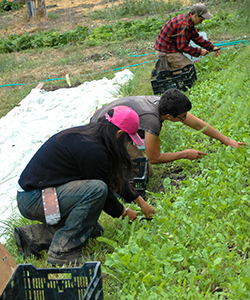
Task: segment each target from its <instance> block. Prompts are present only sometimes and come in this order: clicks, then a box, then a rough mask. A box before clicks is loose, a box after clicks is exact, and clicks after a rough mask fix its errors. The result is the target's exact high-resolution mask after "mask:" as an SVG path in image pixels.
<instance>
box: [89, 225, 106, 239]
mask: <svg viewBox="0 0 250 300" xmlns="http://www.w3.org/2000/svg"><path fill="white" fill-rule="evenodd" d="M103 232H104V229H103V227H102V225H101V224H100V223H96V225H95V227H94V229H93V231H92V233H91V235H90V236H89V237H90V238H91V239H95V238H97V237H98V236H101V235H102V234H103Z"/></svg>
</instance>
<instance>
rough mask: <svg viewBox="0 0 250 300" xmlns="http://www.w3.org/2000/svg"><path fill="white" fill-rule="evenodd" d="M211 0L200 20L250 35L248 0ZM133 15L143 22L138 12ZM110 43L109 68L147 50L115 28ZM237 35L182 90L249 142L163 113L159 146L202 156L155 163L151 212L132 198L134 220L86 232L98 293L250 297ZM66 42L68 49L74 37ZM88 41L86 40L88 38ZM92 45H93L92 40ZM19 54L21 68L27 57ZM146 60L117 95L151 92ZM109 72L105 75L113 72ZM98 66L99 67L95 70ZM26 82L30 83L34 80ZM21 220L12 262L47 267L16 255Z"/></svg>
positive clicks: (247, 86) (197, 109) (242, 73)
mask: <svg viewBox="0 0 250 300" xmlns="http://www.w3.org/2000/svg"><path fill="white" fill-rule="evenodd" d="M213 4H214V6H212V7H213V10H214V11H213V13H214V14H215V19H216V20H217V21H216V22H215V23H214V21H212V23H211V28H210V27H209V26H210V24H209V22H208V23H207V24H206V26H204V27H201V29H200V30H204V31H206V32H207V33H209V37H210V36H212V37H213V38H211V39H212V40H215V41H221V40H225V38H223V39H221V35H222V34H225V32H226V33H227V34H228V35H229V36H230V37H232V38H236V37H239V38H242V37H243V36H244V35H246V36H247V37H248V38H249V23H248V22H249V21H248V20H249V19H248V18H247V15H246V14H244V11H245V12H246V11H247V10H242V8H243V5H249V1H248V2H241V1H239V2H237V3H235V2H230V5H231V7H234V10H232V11H226V10H225V9H224V6H223V5H224V2H215V1H214V2H213ZM211 5H212V4H211ZM236 5H237V7H235V6H236ZM244 7H247V6H244ZM220 8H223V9H224V12H223V11H222V10H221V11H220ZM237 8H238V10H237ZM215 12H217V13H215ZM218 15H220V16H221V17H220V18H218V17H217V16H218ZM229 15H230V16H231V17H230V18H232V19H231V21H230V18H229V19H228V16H229ZM223 16H226V17H225V18H223ZM147 20H148V19H146V20H145V21H144V22H145V24H146V23H147V22H148V21H147ZM140 21H141V22H142V24H143V20H140ZM217 23H218V26H217V25H216V24H217ZM120 24H123V23H120ZM124 24H125V23H124ZM129 24H130V23H129ZM212 24H213V26H212ZM105 26H108V25H105ZM105 26H104V28H106V27H105ZM123 26H124V27H123V28H124V32H126V28H125V25H123ZM202 26H203V25H202ZM101 28H102V27H101ZM147 28H148V27H147ZM95 30H96V31H98V30H97V28H96V29H95ZM99 30H101V29H99ZM138 30H139V29H138ZM93 31H94V30H93ZM96 31H95V32H96ZM141 32H143V30H142V31H141ZM145 32H146V30H145ZM102 34H103V32H102ZM137 37H138V36H137ZM228 38H229V37H228ZM143 39H144V43H147V42H152V43H151V46H152V45H153V41H154V39H155V37H153V36H152V33H150V34H148V36H147V34H146V33H145V35H143ZM109 43H110V42H109ZM109 43H108V41H106V42H105V45H107V48H106V49H105V50H102V54H103V53H104V51H106V53H108V52H109V51H108V50H109V49H112V51H113V52H114V53H115V55H116V56H117V57H119V58H123V60H122V61H120V62H119V65H115V66H113V68H114V67H117V66H119V67H121V66H125V65H129V64H130V63H132V61H131V60H130V59H131V58H129V56H128V55H129V54H139V53H146V52H148V53H150V52H151V51H152V48H150V47H148V48H147V47H145V48H143V47H142V44H139V41H136V43H135V44H133V45H132V44H130V45H129V46H130V48H128V47H125V46H127V45H122V47H121V45H120V43H121V42H120V40H119V39H118V38H117V39H116V40H115V45H114V44H112V43H110V44H109ZM124 44H125V43H124ZM242 45H243V44H239V45H236V46H233V47H229V46H228V47H225V49H223V50H221V55H220V56H219V57H218V58H215V57H214V54H209V55H208V56H206V57H204V58H202V60H201V61H200V63H198V64H196V68H197V77H198V80H197V81H196V83H195V85H194V86H193V87H192V89H190V90H189V91H187V92H186V94H187V96H188V97H189V98H190V100H191V101H192V104H193V108H192V110H191V112H192V113H193V114H194V115H196V116H198V117H200V118H201V119H204V120H205V121H207V122H208V123H209V124H211V125H213V126H214V127H215V128H217V129H218V130H220V131H221V132H222V133H223V134H225V135H227V136H229V137H230V138H232V139H234V140H237V141H242V142H246V143H247V144H248V146H245V147H244V148H239V149H232V148H228V147H225V146H224V145H222V144H220V143H219V142H218V141H213V140H210V139H209V138H208V137H206V136H205V135H203V134H202V133H201V132H195V131H193V130H192V129H189V128H187V127H186V126H183V124H178V123H171V122H168V123H166V124H165V125H164V127H165V130H163V131H162V134H161V140H162V143H161V145H162V151H166V152H173V151H180V150H184V149H188V148H194V149H198V150H200V151H204V152H207V156H206V157H203V158H202V159H200V160H199V161H188V160H180V161H176V162H174V163H169V164H165V165H161V166H156V167H154V169H155V175H154V177H153V178H152V179H150V182H149V184H148V186H147V190H148V191H147V193H146V195H147V201H149V202H150V203H151V204H152V205H154V206H155V207H156V215H155V217H154V219H153V220H151V221H149V222H147V221H144V220H142V221H140V217H142V214H141V212H140V210H139V209H138V207H137V206H135V205H132V207H133V209H135V210H137V211H138V213H139V215H140V217H139V218H138V219H137V220H136V221H134V222H133V223H132V224H129V223H128V222H127V220H126V219H125V220H116V219H115V220H114V219H112V218H110V217H108V216H107V215H105V214H102V215H101V223H102V225H103V226H104V227H105V233H104V236H103V237H102V238H99V240H97V241H91V242H90V244H89V246H88V247H87V248H85V249H83V252H84V254H94V255H95V259H97V260H100V261H102V263H103V265H102V275H103V283H104V291H105V299H114V300H116V299H122V300H125V299H126V300H130V299H131V300H134V299H137V300H141V299H143V300H145V299H149V300H153V299H157V300H158V299H164V300H166V299H176V300H177V299H178V300H179V299H190V300H193V299H232V300H235V299H237V300H239V299H242V300H245V299H249V294H250V281H249V272H250V263H249V260H248V256H249V251H250V246H249V232H250V207H249V206H250V196H249V194H250V187H249V184H250V159H249V157H250V155H249V154H250V150H249V144H250V138H249V132H250V121H249V114H250V105H249V101H250V73H249V70H250V46H249V45H248V46H244V47H241V46H242ZM78 47H81V46H80V45H79V46H78ZM108 47H110V48H108ZM61 49H62V50H63V49H64V48H63V47H61ZM67 49H68V51H69V52H68V53H70V50H71V49H73V46H72V48H67ZM80 49H81V50H82V48H80ZM85 49H88V48H87V45H86V48H85ZM92 49H93V50H94V51H95V49H96V48H94V47H93V48H92ZM139 49H143V51H144V52H143V51H141V52H140V51H139ZM32 51H34V50H32ZM41 51H42V50H41ZM25 54H26V53H25ZM5 55H7V56H4V57H5V60H3V58H1V63H2V62H3V61H4V62H5V64H6V66H9V70H12V68H13V70H16V69H15V68H17V65H18V64H17V62H15V59H14V58H13V60H12V63H13V65H10V62H9V61H8V60H7V59H6V57H10V56H8V55H12V54H5ZM68 55H69V54H68ZM82 56H83V54H82ZM152 57H153V56H152ZM51 59H53V56H51ZM154 59H155V57H154ZM72 60H73V57H72ZM77 61H78V60H75V62H77ZM107 61H108V60H107ZM61 63H62V61H61ZM67 63H68V62H67ZM67 63H65V64H64V65H63V66H64V67H66V66H67ZM2 64H3V63H2ZM15 64H17V65H15ZM22 64H23V65H25V67H26V68H27V69H28V66H27V62H22ZM31 66H32V64H31ZM33 66H34V62H33ZM71 66H72V67H73V65H71ZM152 67H153V62H152V63H148V64H144V65H141V66H138V67H136V68H131V71H132V72H133V73H134V78H133V80H132V81H130V82H129V83H128V84H127V85H126V86H124V87H122V92H123V96H126V95H145V94H152V88H151V85H150V79H149V78H150V72H151V70H152ZM27 69H26V70H27ZM6 73H7V72H6ZM106 75H108V76H110V77H112V76H113V73H112V72H110V73H109V74H105V76H106ZM1 76H3V75H2V74H1ZM6 76H7V75H6ZM98 76H99V77H98ZM102 76H103V74H98V75H97V77H98V78H100V77H102ZM21 79H22V78H20V82H22V80H21ZM32 79H33V78H32ZM28 83H29V84H31V83H30V82H28V81H27V85H25V86H24V87H20V88H19V93H21V92H22V93H23V94H21V96H20V94H19V95H18V92H16V94H15V95H16V96H15V98H11V99H12V105H13V104H15V103H16V104H17V103H18V102H19V101H20V100H21V99H22V98H23V97H24V95H25V93H28V90H30V88H31V86H29V85H28ZM32 84H33V87H34V85H35V83H34V82H33V83H32ZM57 84H58V83H57ZM63 84H64V83H63ZM24 88H25V89H26V90H24ZM11 91H12V92H13V89H12V90H11ZM6 93H7V92H6ZM6 95H7V94H6ZM18 97H19V100H18ZM4 99H5V101H6V104H5V105H9V104H10V103H9V102H10V100H9V99H10V98H9V97H7V96H6V97H4ZM1 109H2V110H3V109H4V108H3V106H2V108H1ZM20 224H29V221H27V220H25V219H19V214H17V216H15V215H14V216H13V219H12V220H8V221H7V225H5V228H6V232H5V236H9V239H8V243H7V244H6V246H7V248H8V249H9V251H10V252H11V254H12V255H13V256H14V258H15V259H16V261H17V263H23V262H24V263H30V262H31V263H33V264H34V265H35V266H37V267H47V264H46V256H47V253H46V251H45V252H44V253H43V255H42V258H41V259H40V260H36V259H34V258H30V259H27V260H25V261H24V260H23V259H22V258H21V257H18V256H17V254H16V247H15V245H14V241H13V236H12V230H13V228H14V227H15V226H20Z"/></svg>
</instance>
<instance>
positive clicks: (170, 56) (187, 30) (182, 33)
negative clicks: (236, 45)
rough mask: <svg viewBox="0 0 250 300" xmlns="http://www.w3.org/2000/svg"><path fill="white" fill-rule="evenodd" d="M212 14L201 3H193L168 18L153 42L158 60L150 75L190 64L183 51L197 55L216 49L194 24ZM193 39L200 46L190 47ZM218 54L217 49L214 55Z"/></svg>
mask: <svg viewBox="0 0 250 300" xmlns="http://www.w3.org/2000/svg"><path fill="white" fill-rule="evenodd" d="M212 17H213V15H212V14H211V13H210V12H208V10H207V7H206V6H205V5H204V4H202V3H197V4H195V5H193V6H192V7H191V9H190V12H189V13H185V14H181V15H178V16H176V17H173V18H171V19H170V20H168V21H167V22H166V23H165V25H164V26H163V27H162V28H161V30H160V33H159V35H158V37H157V40H156V42H155V45H154V48H155V50H156V55H157V57H158V61H157V62H156V65H155V68H154V70H153V71H152V76H155V75H157V73H158V71H161V70H170V71H173V70H176V69H180V68H183V67H185V66H186V65H188V64H192V61H191V60H190V59H189V58H187V57H186V56H185V55H184V54H183V53H187V54H190V55H191V56H194V57H198V56H200V55H202V56H204V55H206V54H208V53H209V51H210V50H216V49H218V48H217V47H216V46H215V45H214V44H212V43H211V42H209V41H208V40H205V39H204V38H203V37H202V36H200V35H199V33H198V31H197V29H196V28H195V25H198V24H200V23H202V22H203V20H204V19H211V18H212ZM190 41H193V42H194V43H195V44H197V45H199V46H200V47H202V48H198V47H192V46H190V45H189V42H190ZM219 54H220V51H219V49H218V50H217V51H215V56H216V57H218V55H219Z"/></svg>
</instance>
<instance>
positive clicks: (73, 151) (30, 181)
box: [19, 126, 139, 217]
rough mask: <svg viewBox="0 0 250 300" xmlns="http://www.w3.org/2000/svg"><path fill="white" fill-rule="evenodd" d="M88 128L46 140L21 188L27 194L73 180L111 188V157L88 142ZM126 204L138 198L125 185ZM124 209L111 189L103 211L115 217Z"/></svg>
mask: <svg viewBox="0 0 250 300" xmlns="http://www.w3.org/2000/svg"><path fill="white" fill-rule="evenodd" d="M84 128H85V126H79V127H74V128H70V129H66V130H64V131H61V132H59V133H57V134H55V135H53V136H52V137H51V138H50V139H49V140H47V141H46V142H45V143H44V144H43V145H42V146H41V148H40V149H39V150H38V151H37V152H36V153H35V155H34V156H33V157H32V159H31V160H30V162H29V163H28V164H27V166H26V168H25V169H24V170H23V172H22V174H21V176H20V179H19V185H20V186H21V187H22V188H23V189H24V190H25V191H32V190H36V189H38V190H41V189H43V188H46V187H56V186H59V185H62V184H65V183H67V182H70V181H74V180H83V179H99V180H102V181H104V182H105V183H106V184H107V185H108V186H109V182H108V178H109V176H108V174H109V157H108V153H107V150H106V148H105V146H104V145H102V144H101V143H99V142H97V141H96V140H94V139H92V140H90V139H89V138H88V139H86V138H85V137H84V136H83V135H82V134H81V132H82V133H83V132H84ZM120 196H121V197H123V198H124V199H125V200H126V201H127V202H131V201H133V200H135V199H136V198H137V197H138V196H139V194H138V193H137V192H136V191H134V190H131V189H130V188H129V182H128V181H124V187H123V193H122V194H121V195H120ZM122 210H123V206H122V204H121V203H120V202H119V201H118V200H117V199H116V197H115V196H114V194H113V192H112V191H111V190H110V189H109V193H108V197H107V201H106V204H105V206H104V211H105V212H106V213H108V214H109V215H111V216H113V217H119V216H120V215H121V214H122Z"/></svg>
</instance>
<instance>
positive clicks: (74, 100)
mask: <svg viewBox="0 0 250 300" xmlns="http://www.w3.org/2000/svg"><path fill="white" fill-rule="evenodd" d="M132 77H133V73H132V72H131V71H129V70H127V69H125V70H123V71H121V72H118V73H116V74H115V77H114V78H113V79H112V80H108V79H107V78H105V77H104V78H103V79H101V80H94V81H91V82H84V83H83V84H81V85H80V86H78V87H75V88H68V89H67V88H62V89H58V90H56V91H51V92H46V91H44V90H42V89H41V90H40V89H33V90H31V92H30V94H29V95H28V96H27V97H26V98H24V99H23V100H22V101H21V102H20V103H19V105H18V106H16V107H15V108H14V109H13V110H11V111H10V112H9V113H8V114H7V115H6V116H4V117H3V118H1V119H0V156H1V159H0V170H1V172H0V220H1V221H3V220H6V219H7V218H8V217H9V216H10V215H11V214H12V213H13V212H14V211H13V210H15V209H16V183H17V181H18V178H19V176H20V173H21V172H22V170H23V169H24V168H25V166H26V164H27V163H28V162H29V160H30V159H31V157H32V156H33V155H34V154H35V152H36V151H37V150H38V149H39V148H40V146H41V145H42V144H43V143H44V142H45V141H46V140H47V139H48V138H49V137H50V136H52V135H53V134H55V133H57V132H59V131H61V130H63V129H66V128H69V127H73V126H79V125H83V124H87V123H88V122H89V119H90V117H91V116H92V115H93V113H94V111H95V109H96V108H100V107H101V106H102V105H103V104H106V103H109V102H111V101H113V100H115V99H116V98H119V97H121V96H120V95H119V90H120V87H121V85H123V84H125V83H126V82H127V81H128V80H129V79H131V78H132ZM0 233H1V226H0Z"/></svg>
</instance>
